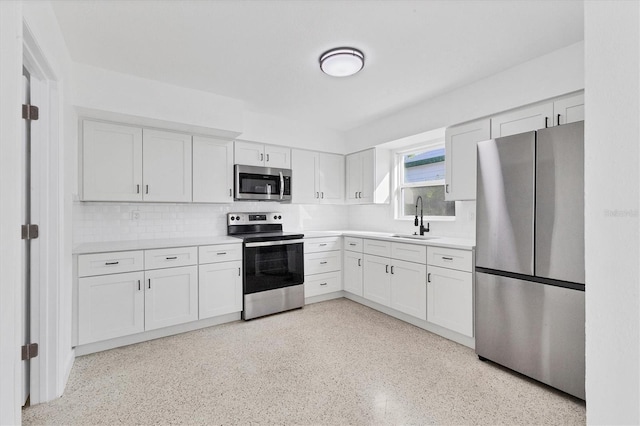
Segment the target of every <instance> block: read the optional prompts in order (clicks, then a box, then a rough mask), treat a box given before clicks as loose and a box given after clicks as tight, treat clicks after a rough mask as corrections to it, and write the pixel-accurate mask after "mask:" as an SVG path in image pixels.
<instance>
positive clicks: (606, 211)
mask: <svg viewBox="0 0 640 426" xmlns="http://www.w3.org/2000/svg"><path fill="white" fill-rule="evenodd" d="M639 28H640V4H639V3H638V2H635V1H634V2H625V1H589V2H585V66H586V90H585V95H586V99H585V105H586V120H585V126H586V128H585V137H586V142H585V227H586V240H585V250H586V314H587V326H586V328H587V330H586V333H587V336H586V361H587V379H586V388H587V423H589V424H635V425H637V424H640V292H639V286H640V279H639V276H640V267H639V266H638V264H639V261H640V235H639V230H640V226H639V223H638V219H639V217H638V216H639V213H638V212H639V210H638V209H639V207H640V203H639V201H638V199H639V195H640V194H639V189H640V174H639V173H638V164H640V161H639V160H640V149H639V144H640V127H639V126H640V124H639V118H640V99H639V97H640V85H639V83H640V81H639V80H640V30H639Z"/></svg>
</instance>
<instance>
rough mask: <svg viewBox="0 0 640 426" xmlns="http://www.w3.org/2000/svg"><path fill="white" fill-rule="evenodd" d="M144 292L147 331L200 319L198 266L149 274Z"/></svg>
mask: <svg viewBox="0 0 640 426" xmlns="http://www.w3.org/2000/svg"><path fill="white" fill-rule="evenodd" d="M144 277H145V282H144V284H145V291H144V323H145V330H154V329H156V328H162V327H168V326H170V325H175V324H181V323H184V322H189V321H195V320H197V319H198V267H197V266H183V267H180V268H167V269H155V270H151V271H146V272H145V273H144Z"/></svg>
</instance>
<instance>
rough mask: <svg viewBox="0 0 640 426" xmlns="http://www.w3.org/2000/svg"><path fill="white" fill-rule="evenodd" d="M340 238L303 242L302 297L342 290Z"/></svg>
mask: <svg viewBox="0 0 640 426" xmlns="http://www.w3.org/2000/svg"><path fill="white" fill-rule="evenodd" d="M341 252H342V237H324V238H309V239H305V241H304V297H305V298H308V297H314V296H320V295H323V294H329V293H334V292H338V291H340V290H342V256H341Z"/></svg>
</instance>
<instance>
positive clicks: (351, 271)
mask: <svg viewBox="0 0 640 426" xmlns="http://www.w3.org/2000/svg"><path fill="white" fill-rule="evenodd" d="M344 290H345V291H348V292H349V293H353V294H356V295H358V296H362V253H356V252H353V251H348V250H345V252H344Z"/></svg>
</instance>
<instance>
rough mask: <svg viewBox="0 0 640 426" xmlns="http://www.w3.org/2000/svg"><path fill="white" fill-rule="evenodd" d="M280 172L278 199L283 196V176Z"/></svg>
mask: <svg viewBox="0 0 640 426" xmlns="http://www.w3.org/2000/svg"><path fill="white" fill-rule="evenodd" d="M278 173H280V199H281V200H282V199H283V198H284V176H282V172H278Z"/></svg>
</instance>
